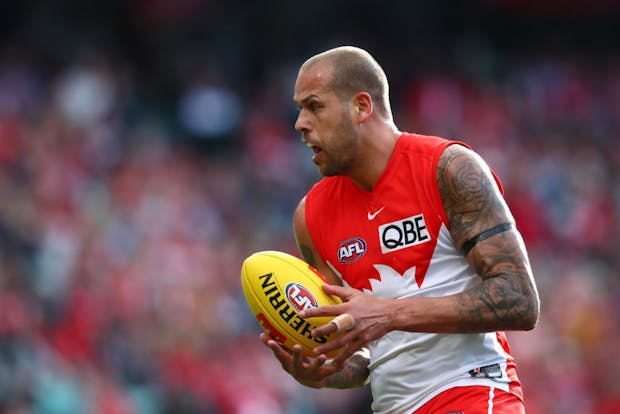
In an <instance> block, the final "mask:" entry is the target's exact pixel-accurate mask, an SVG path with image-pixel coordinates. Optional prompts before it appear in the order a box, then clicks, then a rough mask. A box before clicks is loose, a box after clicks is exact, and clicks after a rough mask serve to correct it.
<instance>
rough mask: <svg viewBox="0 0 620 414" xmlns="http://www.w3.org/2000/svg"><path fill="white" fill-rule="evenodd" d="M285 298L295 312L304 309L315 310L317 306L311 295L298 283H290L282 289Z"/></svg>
mask: <svg viewBox="0 0 620 414" xmlns="http://www.w3.org/2000/svg"><path fill="white" fill-rule="evenodd" d="M284 292H285V293H286V298H287V299H288V301H289V303H290V304H291V306H292V307H293V308H295V310H296V311H297V312H299V311H302V310H304V309H312V308H317V307H318V306H319V304H318V302H317V301H316V299H315V297H314V296H313V295H312V293H311V292H310V291H309V290H308V289H306V288H305V286H303V285H300V284H299V283H295V282H291V283H289V284H288V285H286V289H284Z"/></svg>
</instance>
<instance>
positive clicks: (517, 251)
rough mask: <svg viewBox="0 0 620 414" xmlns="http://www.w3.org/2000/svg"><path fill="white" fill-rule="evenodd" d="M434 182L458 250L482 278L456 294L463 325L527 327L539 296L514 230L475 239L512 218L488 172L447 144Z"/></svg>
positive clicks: (467, 327) (475, 328)
mask: <svg viewBox="0 0 620 414" xmlns="http://www.w3.org/2000/svg"><path fill="white" fill-rule="evenodd" d="M437 184H438V187H439V193H440V195H441V198H442V201H443V204H444V209H445V212H446V215H447V217H448V222H449V224H450V233H451V234H452V238H453V239H454V243H455V245H456V247H457V249H458V250H461V249H463V248H465V249H468V248H469V250H468V252H467V255H466V257H467V260H468V261H469V263H470V264H471V266H472V267H473V268H474V269H475V270H476V272H477V273H478V275H480V276H481V277H482V279H483V280H482V283H481V284H479V285H477V286H476V287H474V288H472V289H470V290H468V291H466V292H464V293H462V294H461V295H458V296H457V297H456V305H455V306H456V311H457V312H458V313H459V314H460V315H461V316H460V319H461V321H460V324H461V325H460V326H461V329H463V330H464V331H472V332H473V331H477V332H480V331H482V330H488V331H492V330H505V329H506V330H507V329H528V328H529V329H531V327H533V324H535V321H536V319H537V317H538V296H537V293H536V287H535V285H534V281H533V278H532V275H531V269H530V266H529V262H528V259H527V253H526V252H525V249H524V247H523V245H522V243H521V240H520V237H519V236H518V233H517V232H516V231H515V230H508V231H504V232H499V233H497V234H493V235H492V236H491V237H488V238H486V239H485V240H484V241H483V240H478V241H477V244H473V245H472V244H471V243H470V242H469V241H471V240H475V239H476V237H477V236H478V235H480V234H484V233H485V232H487V231H489V230H492V229H494V228H496V227H497V226H500V225H502V224H506V223H514V219H513V218H512V215H511V214H510V211H509V210H508V208H507V206H506V204H505V202H504V200H503V197H502V196H501V194H500V192H499V189H498V188H497V186H496V184H495V182H494V180H493V177H492V175H491V174H490V173H489V172H488V170H487V169H486V166H484V164H483V163H482V161H481V160H480V159H479V158H478V157H477V156H476V155H473V153H471V152H469V151H468V150H465V149H464V148H462V147H459V146H456V145H454V146H450V147H448V148H446V150H445V151H444V153H443V154H442V156H441V157H440V160H439V164H438V166H437Z"/></svg>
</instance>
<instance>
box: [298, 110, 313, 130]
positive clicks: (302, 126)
mask: <svg viewBox="0 0 620 414" xmlns="http://www.w3.org/2000/svg"><path fill="white" fill-rule="evenodd" d="M309 129H310V127H309V125H308V122H307V121H306V119H305V117H304V110H303V109H302V110H300V111H299V115H297V120H296V121H295V131H297V132H301V133H302V134H303V133H304V132H308V131H309Z"/></svg>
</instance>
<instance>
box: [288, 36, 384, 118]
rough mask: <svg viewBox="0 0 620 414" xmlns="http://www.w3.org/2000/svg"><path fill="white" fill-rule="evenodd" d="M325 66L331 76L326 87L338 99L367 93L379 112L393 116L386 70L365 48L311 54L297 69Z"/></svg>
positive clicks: (344, 99) (340, 49)
mask: <svg viewBox="0 0 620 414" xmlns="http://www.w3.org/2000/svg"><path fill="white" fill-rule="evenodd" d="M318 64H321V65H327V67H329V68H330V69H331V76H332V77H331V79H330V80H329V82H328V84H327V87H328V88H329V89H331V90H332V91H333V92H334V93H335V94H336V96H338V98H339V99H340V100H341V101H343V102H344V101H346V100H348V99H349V98H351V97H352V96H353V95H355V94H357V93H359V92H366V93H368V94H369V95H370V97H371V98H372V101H373V105H374V106H375V108H376V109H377V111H378V113H379V114H380V115H381V116H383V117H385V118H388V119H390V120H391V119H392V111H391V108H390V99H389V86H388V81H387V77H386V76H385V72H384V71H383V69H382V68H381V66H380V65H379V63H377V61H376V60H375V59H374V58H373V57H372V56H371V55H370V53H368V52H367V51H365V50H364V49H360V48H358V47H353V46H341V47H337V48H334V49H329V50H327V51H325V52H323V53H319V54H318V55H314V56H312V57H311V58H310V59H308V60H307V61H306V62H304V64H303V65H302V66H301V68H300V72H301V71H304V70H307V69H310V68H311V67H313V66H315V65H318Z"/></svg>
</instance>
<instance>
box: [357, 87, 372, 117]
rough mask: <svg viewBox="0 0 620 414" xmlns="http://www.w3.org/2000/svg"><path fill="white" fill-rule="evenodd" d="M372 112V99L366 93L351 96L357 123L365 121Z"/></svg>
mask: <svg viewBox="0 0 620 414" xmlns="http://www.w3.org/2000/svg"><path fill="white" fill-rule="evenodd" d="M373 110H374V108H373V104H372V98H371V97H370V95H369V94H368V93H367V92H359V93H358V94H356V95H355V96H353V111H354V116H355V118H356V120H357V122H358V123H360V124H361V123H362V122H364V121H366V119H368V117H370V115H372V112H373Z"/></svg>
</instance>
